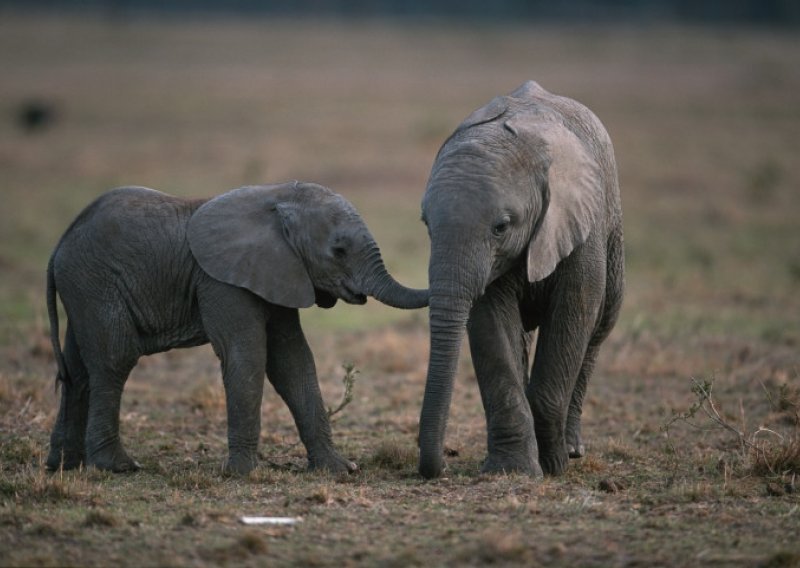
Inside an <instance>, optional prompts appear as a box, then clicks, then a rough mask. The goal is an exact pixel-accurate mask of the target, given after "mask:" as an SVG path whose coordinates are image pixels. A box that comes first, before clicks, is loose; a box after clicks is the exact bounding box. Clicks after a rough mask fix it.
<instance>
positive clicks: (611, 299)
mask: <svg viewBox="0 0 800 568" xmlns="http://www.w3.org/2000/svg"><path fill="white" fill-rule="evenodd" d="M607 266H608V272H607V275H606V295H605V299H604V302H603V307H602V318H601V319H600V321H599V322H598V325H597V329H595V331H594V333H593V334H592V339H591V341H590V342H589V346H588V347H587V349H586V355H584V358H583V364H582V365H581V370H580V373H579V374H578V379H577V381H576V383H575V388H574V389H573V391H572V399H571V400H570V404H569V412H568V415H567V432H566V436H567V451H568V452H569V457H571V458H580V457H583V456H584V455H585V454H586V449H585V447H584V445H583V439H582V438H581V414H582V412H583V399H584V396H585V395H586V388H587V386H588V384H589V379H590V378H591V376H592V372H593V371H594V365H595V361H596V360H597V355H598V353H599V351H600V346H601V345H602V343H603V341H605V339H606V337H608V335H609V333H611V330H612V329H613V328H614V324H616V322H617V317H618V316H619V311H620V307H621V306H622V294H623V288H624V266H623V260H622V241H621V235H619V234H615V235H613V236H612V238H611V239H610V245H609V261H608V264H607Z"/></svg>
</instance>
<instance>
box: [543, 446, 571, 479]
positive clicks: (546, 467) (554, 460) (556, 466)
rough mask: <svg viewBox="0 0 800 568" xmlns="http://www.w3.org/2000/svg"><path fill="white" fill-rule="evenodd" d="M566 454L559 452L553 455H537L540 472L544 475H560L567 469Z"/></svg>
mask: <svg viewBox="0 0 800 568" xmlns="http://www.w3.org/2000/svg"><path fill="white" fill-rule="evenodd" d="M568 460H569V458H568V457H567V452H566V451H564V452H559V453H555V454H549V453H548V454H543V453H540V454H539V464H540V465H541V466H542V471H543V472H544V474H545V475H561V474H563V473H564V472H565V471H566V469H567V461H568Z"/></svg>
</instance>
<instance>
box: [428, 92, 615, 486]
mask: <svg viewBox="0 0 800 568" xmlns="http://www.w3.org/2000/svg"><path fill="white" fill-rule="evenodd" d="M422 211H423V221H424V222H425V223H426V225H427V226H428V231H429V234H430V238H431V258H430V267H429V289H430V330H431V354H430V363H429V367H428V377H427V384H426V388H425V398H424V402H423V407H422V413H421V417H420V432H419V448H420V463H419V470H420V473H421V474H422V475H423V476H424V477H426V478H432V477H437V476H439V475H440V474H441V472H442V469H443V466H444V464H443V458H442V449H443V442H444V434H445V428H446V424H447V415H448V412H449V407H450V400H451V395H452V390H453V379H454V375H455V371H456V363H457V358H458V353H459V350H460V348H461V342H462V337H463V334H464V329H465V327H466V330H467V333H468V336H469V344H470V350H471V353H472V359H473V363H474V366H475V373H476V375H477V379H478V385H479V387H480V392H481V398H482V401H483V407H484V411H485V414H486V423H487V429H488V456H487V458H486V461H485V462H484V465H483V470H484V471H486V472H511V471H519V472H526V473H529V474H531V475H533V476H537V477H538V476H541V475H542V472H543V471H544V473H547V474H554V475H555V474H560V473H562V472H563V471H564V469H565V468H566V465H567V461H568V456H572V457H580V456H582V455H583V453H584V446H583V443H582V440H581V429H580V417H581V406H582V402H583V397H584V394H585V393H586V385H587V382H588V380H589V377H590V375H591V373H592V368H593V366H594V362H595V358H596V356H597V353H598V349H599V347H600V344H601V343H602V342H603V340H604V339H605V338H606V336H607V335H608V333H609V331H610V330H611V328H612V327H613V326H614V323H615V321H616V318H617V314H618V312H619V309H620V304H621V301H622V292H623V276H624V261H623V243H622V212H621V207H620V197H619V188H618V184H617V169H616V164H615V160H614V153H613V149H612V146H611V141H610V140H609V138H608V134H607V133H606V131H605V129H604V128H603V126H602V124H601V123H600V121H599V120H598V119H597V118H596V117H595V116H594V114H592V113H591V112H590V111H589V110H588V109H586V108H585V107H584V106H582V105H580V104H579V103H577V102H575V101H573V100H570V99H567V98H563V97H559V96H556V95H553V94H550V93H548V92H547V91H545V90H544V89H542V88H541V87H540V86H539V85H538V84H536V83H534V82H532V81H531V82H527V83H525V84H524V85H522V86H521V87H520V88H519V89H517V90H516V91H514V92H513V93H512V94H511V95H509V96H504V97H497V98H495V99H494V100H492V101H491V102H490V103H489V104H488V105H486V106H484V107H482V108H481V109H479V110H477V111H476V112H475V113H473V114H472V115H471V116H470V117H468V118H467V119H466V120H465V121H464V122H463V123H462V124H461V125H460V126H459V127H458V129H457V130H456V131H455V133H454V134H453V135H452V136H451V137H450V138H449V139H448V140H447V141H446V142H445V143H444V145H443V146H442V148H441V150H440V151H439V154H438V156H437V158H436V161H435V163H434V165H433V168H432V171H431V175H430V179H429V181H428V186H427V190H426V193H425V196H424V198H423V201H422ZM534 330H538V338H537V340H536V352H535V356H534V358H533V366H532V371H530V372H529V369H530V366H529V365H530V363H529V361H530V353H529V352H530V348H531V344H532V339H533V332H534Z"/></svg>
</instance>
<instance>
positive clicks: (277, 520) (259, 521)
mask: <svg viewBox="0 0 800 568" xmlns="http://www.w3.org/2000/svg"><path fill="white" fill-rule="evenodd" d="M239 520H240V521H241V522H242V523H244V524H245V525H295V524H297V523H299V522H300V521H302V520H303V519H301V518H300V517H239Z"/></svg>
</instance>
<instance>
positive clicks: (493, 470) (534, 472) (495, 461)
mask: <svg viewBox="0 0 800 568" xmlns="http://www.w3.org/2000/svg"><path fill="white" fill-rule="evenodd" d="M481 473H487V474H508V473H524V474H526V475H530V476H531V477H533V478H534V479H541V478H542V468H541V467H539V464H538V463H537V462H536V460H534V459H530V460H523V459H517V458H509V457H500V456H492V455H490V456H488V457H487V458H486V461H484V462H483V467H481Z"/></svg>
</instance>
